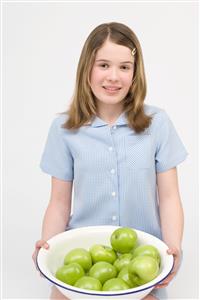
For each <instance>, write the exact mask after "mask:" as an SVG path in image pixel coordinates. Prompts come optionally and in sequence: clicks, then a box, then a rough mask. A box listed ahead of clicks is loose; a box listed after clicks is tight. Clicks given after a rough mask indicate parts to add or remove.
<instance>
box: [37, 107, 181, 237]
mask: <svg viewBox="0 0 200 300" xmlns="http://www.w3.org/2000/svg"><path fill="white" fill-rule="evenodd" d="M144 108H145V113H146V114H147V115H152V116H153V120H152V123H151V125H150V126H149V128H148V129H146V130H145V131H144V132H143V133H140V134H137V133H136V132H135V131H134V130H133V129H131V128H130V127H128V122H127V119H126V115H125V113H122V114H121V115H120V117H119V118H118V119H117V120H116V122H115V124H113V125H112V126H110V125H108V124H107V123H106V122H105V121H103V120H102V119H100V118H99V117H96V118H95V119H94V120H93V121H92V122H90V123H88V124H87V125H85V126H82V127H81V128H80V129H78V130H77V131H71V130H67V129H64V128H61V125H62V124H63V123H64V122H65V120H66V118H67V115H60V116H59V117H56V118H55V119H54V120H53V122H52V125H51V127H50V130H49V134H48V138H47V142H46V145H45V149H44V152H43V155H42V159H41V163H40V167H41V169H42V170H43V171H44V172H46V173H48V174H50V175H51V176H54V177H56V178H59V179H62V180H66V181H73V187H74V197H73V214H72V215H71V218H70V221H69V224H68V227H69V228H76V227H82V226H90V225H118V226H128V227H132V228H135V229H139V230H143V231H146V232H149V233H150V234H153V235H155V236H157V237H159V238H162V235H161V229H160V219H159V209H158V201H157V186H156V173H159V172H165V171H167V170H169V169H171V168H173V167H175V166H176V165H178V164H179V163H181V162H182V161H183V160H184V159H185V158H186V156H187V152H186V150H185V148H184V146H183V144H182V142H181V140H180V138H179V136H178V135H177V132H176V130H175V128H174V126H173V124H172V122H171V121H170V119H169V117H168V116H167V114H166V112H165V111H164V110H162V109H159V108H156V107H153V106H149V105H145V106H144Z"/></svg>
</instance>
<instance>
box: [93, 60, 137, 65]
mask: <svg viewBox="0 0 200 300" xmlns="http://www.w3.org/2000/svg"><path fill="white" fill-rule="evenodd" d="M101 61H102V62H111V61H110V60H107V59H97V60H96V62H101ZM120 64H132V65H133V62H132V61H129V60H127V61H122V62H120Z"/></svg>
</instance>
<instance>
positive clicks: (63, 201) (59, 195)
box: [42, 177, 73, 241]
mask: <svg viewBox="0 0 200 300" xmlns="http://www.w3.org/2000/svg"><path fill="white" fill-rule="evenodd" d="M72 185H73V182H72V181H64V180H60V179H57V178H55V177H52V185H51V197H50V201H49V205H48V207H47V209H46V212H45V215H44V219H43V225H42V240H44V241H46V240H48V239H50V238H51V237H53V236H54V235H56V234H58V233H60V232H63V231H65V229H66V226H67V224H68V222H69V217H70V212H71V198H72Z"/></svg>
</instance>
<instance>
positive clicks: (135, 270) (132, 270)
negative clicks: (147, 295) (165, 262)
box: [128, 255, 159, 285]
mask: <svg viewBox="0 0 200 300" xmlns="http://www.w3.org/2000/svg"><path fill="white" fill-rule="evenodd" d="M128 272H129V277H130V279H131V281H132V282H133V283H134V284H136V285H142V284H145V283H147V282H149V281H151V280H153V279H154V278H155V277H157V276H158V274H159V265H158V262H157V260H156V259H155V258H153V257H151V256H147V255H142V256H136V257H135V258H134V259H133V260H132V261H131V262H130V263H129V266H128Z"/></svg>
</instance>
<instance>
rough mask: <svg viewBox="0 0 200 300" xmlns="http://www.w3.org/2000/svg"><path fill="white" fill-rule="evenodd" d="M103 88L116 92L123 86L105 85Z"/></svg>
mask: <svg viewBox="0 0 200 300" xmlns="http://www.w3.org/2000/svg"><path fill="white" fill-rule="evenodd" d="M103 88H104V89H105V90H107V91H111V92H116V91H119V90H120V89H121V87H116V86H103Z"/></svg>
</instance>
